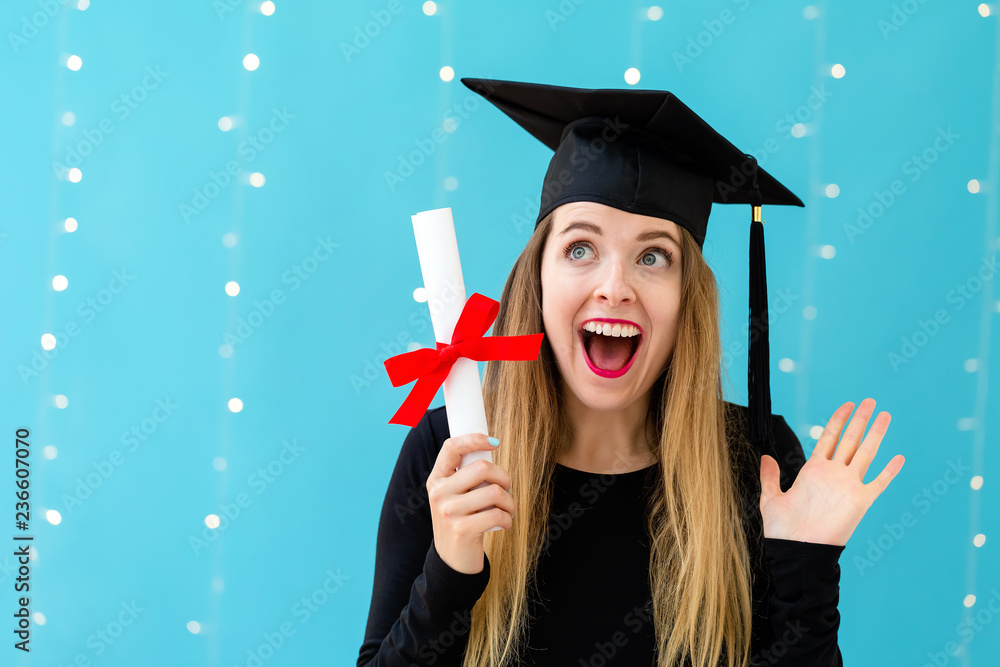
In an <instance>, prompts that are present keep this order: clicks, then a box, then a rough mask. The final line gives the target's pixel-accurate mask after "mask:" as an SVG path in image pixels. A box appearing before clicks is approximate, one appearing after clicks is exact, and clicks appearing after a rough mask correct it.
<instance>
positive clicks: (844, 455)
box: [833, 398, 875, 465]
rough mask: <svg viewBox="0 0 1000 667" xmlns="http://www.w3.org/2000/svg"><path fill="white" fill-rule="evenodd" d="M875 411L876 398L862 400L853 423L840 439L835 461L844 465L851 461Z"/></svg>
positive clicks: (852, 420) (834, 457)
mask: <svg viewBox="0 0 1000 667" xmlns="http://www.w3.org/2000/svg"><path fill="white" fill-rule="evenodd" d="M873 412H875V399H873V398H866V399H865V400H863V401H861V405H859V406H858V410H857V412H855V413H854V417H852V418H851V423H850V424H848V425H847V431H845V432H844V437H843V438H841V440H840V446H839V447H837V453H836V454H834V455H833V460H834V461H839V462H840V463H843V464H844V465H847V464H848V463H850V462H851V459H852V458H853V457H854V452H856V451H857V450H858V443H860V442H861V436H863V435H864V434H865V429H866V428H868V420H869V419H871V417H872V413H873Z"/></svg>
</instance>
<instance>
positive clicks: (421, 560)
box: [357, 403, 844, 667]
mask: <svg viewBox="0 0 1000 667" xmlns="http://www.w3.org/2000/svg"><path fill="white" fill-rule="evenodd" d="M726 409H727V415H728V416H729V418H730V419H732V420H733V421H732V422H731V423H732V424H733V425H735V427H737V428H743V429H745V424H746V416H747V408H746V407H743V406H739V405H735V404H732V403H726ZM772 425H773V429H774V434H775V441H776V443H775V448H774V450H773V451H769V452H762V453H767V454H770V455H771V456H773V457H774V458H775V460H776V461H777V462H778V465H779V468H780V470H781V488H782V490H787V489H788V487H789V486H791V483H792V481H793V480H794V478H795V475H796V474H797V473H798V471H799V469H800V468H801V467H802V465H803V464H804V463H805V457H804V454H803V451H802V447H801V445H800V443H799V441H798V439H797V438H796V436H795V434H794V433H793V432H792V430H791V429H790V428H789V427H788V425H787V424H786V423H785V420H784V419H783V418H782V417H781V416H777V415H772ZM744 432H745V431H744ZM449 436H450V433H449V431H448V422H447V415H446V412H445V408H444V406H441V407H438V408H434V409H431V410H428V411H427V413H426V414H425V415H424V416H423V418H422V419H421V420H420V423H419V424H418V425H417V426H416V427H414V428H413V429H411V431H410V432H409V433H408V435H407V436H406V439H405V440H404V442H403V446H402V448H401V450H400V453H399V458H398V460H397V461H396V466H395V469H394V470H393V473H392V477H391V479H390V481H389V487H388V489H387V491H386V495H385V501H384V502H383V505H382V512H381V517H380V520H379V528H378V537H377V544H376V555H375V577H374V586H373V589H372V599H371V606H370V609H369V613H368V622H367V626H366V628H365V637H364V641H363V643H362V645H361V649H360V651H359V655H358V661H357V665H358V667H388V666H390V665H391V666H393V667H404V666H405V667H412V666H415V665H434V666H444V665H455V666H460V665H461V664H462V659H463V656H464V651H465V646H466V644H467V641H468V630H469V627H470V623H471V621H470V619H471V609H472V607H473V605H474V604H475V603H476V601H477V600H478V599H479V598H480V596H481V595H482V593H483V591H484V590H485V588H486V585H487V583H488V582H489V576H490V563H489V557H488V556H487V557H486V558H484V567H483V570H482V571H481V572H478V573H476V574H465V573H461V572H458V571H456V570H454V569H452V568H451V567H450V566H449V565H447V564H446V563H445V562H444V561H443V560H441V558H440V556H439V555H438V553H437V551H436V549H435V547H434V540H433V527H432V523H431V516H430V505H429V502H428V500H427V489H426V486H425V485H426V481H427V477H428V475H429V474H430V471H431V469H432V468H433V466H434V462H435V460H436V459H437V455H438V452H439V451H440V450H441V446H442V444H443V443H444V441H445V440H446V439H447V438H448V437H449ZM754 454H755V453H752V452H745V453H744V454H743V455H741V456H738V457H736V461H735V462H734V465H735V466H736V468H737V471H738V472H737V474H739V475H743V476H744V477H743V479H744V481H745V484H744V488H746V489H752V490H753V493H752V494H750V495H751V496H752V497H744V498H741V499H740V500H741V503H742V506H743V513H744V515H745V516H746V517H748V518H749V521H748V524H749V527H748V531H749V532H748V539H749V542H750V557H751V565H752V568H753V575H754V576H753V579H754V583H753V587H752V597H753V637H752V645H751V659H752V664H755V665H782V666H791V665H808V666H810V667H824V666H828V665H829V666H832V665H837V666H840V665H843V661H842V658H841V654H840V649H839V647H838V645H837V629H838V627H839V624H840V615H839V612H838V611H837V603H838V597H839V583H840V567H839V564H838V560H839V557H840V554H841V552H842V551H843V550H844V547H842V546H834V545H826V544H814V543H808V542H796V541H791V540H781V539H773V538H764V537H763V534H762V533H763V530H762V525H761V519H760V511H759V488H760V483H759V476H758V471H759V461H760V456H759V455H754ZM658 467H659V464H654V465H653V466H650V467H648V468H644V469H642V470H636V471H632V472H627V473H624V474H617V475H600V474H595V473H588V472H583V471H580V470H575V469H572V468H568V467H566V466H563V465H561V464H556V470H555V476H554V480H553V483H554V492H553V503H552V507H551V509H550V520H549V527H548V532H547V536H546V543H545V547H544V550H543V554H542V556H541V559H540V562H539V568H538V573H537V582H538V592H539V596H540V597H537V598H536V597H535V594H534V590H533V589H532V587H529V609H530V613H531V617H532V620H531V624H530V630H529V635H528V641H527V648H526V649H524V650H523V651H522V654H521V656H520V657H519V664H522V665H567V666H572V667H577V666H578V665H579V666H588V665H605V666H607V667H611V666H613V665H629V666H635V665H655V664H656V662H655V640H654V632H653V622H652V609H653V607H652V598H651V596H650V588H649V583H648V574H649V553H650V541H649V536H648V534H647V532H646V528H645V503H646V498H647V495H646V494H647V493H648V492H649V489H650V485H651V484H652V483H653V482H654V481H655V476H654V474H655V471H656V470H657V469H658Z"/></svg>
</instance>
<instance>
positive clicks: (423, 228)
mask: <svg viewBox="0 0 1000 667" xmlns="http://www.w3.org/2000/svg"><path fill="white" fill-rule="evenodd" d="M410 218H411V219H412V220H413V235H414V237H415V238H416V240H417V255H418V256H419V257H420V273H421V274H422V275H423V279H424V291H425V293H426V295H427V306H428V308H430V311H431V323H432V324H433V326H434V338H435V340H437V341H438V342H441V343H451V335H452V333H453V332H454V331H455V324H456V323H457V322H458V318H459V315H461V314H462V309H463V308H464V307H465V302H466V299H467V297H466V295H465V280H464V279H463V278H462V264H461V262H460V261H459V258H458V241H457V240H456V238H455V223H454V221H453V219H452V217H451V208H436V209H433V210H431V211H423V212H421V213H417V214H416V215H413V216H410ZM444 402H445V412H446V413H447V415H448V430H449V431H450V433H451V435H452V436H458V435H464V434H466V433H482V434H483V435H489V430H488V428H487V425H486V408H485V406H484V405H483V387H482V382H481V380H480V378H479V366H478V365H477V362H476V361H475V360H473V359H467V358H465V357H460V358H458V359H457V360H456V361H455V364H454V365H453V366H452V367H451V371H450V372H449V373H448V377H447V378H445V381H444ZM479 459H485V460H487V461H491V462H492V461H493V454H492V452H488V451H476V452H470V453H468V454H463V455H462V461H461V464H460V465H459V468H462V467H464V466H467V465H469V464H470V463H472V462H473V461H478V460H479ZM457 469H458V468H456V470H457ZM484 486H489V483H488V482H483V483H482V484H480V485H479V486H477V487H476V488H477V489H479V488H482V487H484ZM486 509H491V508H486ZM484 511H485V510H484ZM490 530H500V526H494V527H493V528H490Z"/></svg>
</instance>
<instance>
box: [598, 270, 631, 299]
mask: <svg viewBox="0 0 1000 667" xmlns="http://www.w3.org/2000/svg"><path fill="white" fill-rule="evenodd" d="M594 297H595V298H596V299H598V300H600V301H606V302H607V303H608V304H609V305H611V306H616V305H618V304H619V303H621V302H627V303H631V302H633V301H635V290H634V289H633V288H632V285H631V283H630V277H629V275H628V273H627V271H626V269H624V268H623V267H622V265H621V262H607V263H606V264H605V270H604V271H603V273H602V275H601V279H600V282H599V283H598V284H597V286H596V287H595V289H594Z"/></svg>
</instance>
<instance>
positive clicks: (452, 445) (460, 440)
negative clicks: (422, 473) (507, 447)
mask: <svg viewBox="0 0 1000 667" xmlns="http://www.w3.org/2000/svg"><path fill="white" fill-rule="evenodd" d="M493 449H496V447H494V446H493V445H491V444H490V442H489V438H488V437H487V436H485V435H483V434H482V433H466V434H464V435H458V436H454V437H451V438H448V439H447V440H445V441H444V443H442V445H441V451H440V452H438V455H437V460H436V461H435V462H434V467H433V468H432V469H431V472H430V475H428V477H434V476H437V477H450V476H451V475H454V474H455V468H457V467H458V466H460V465H462V455H463V454H468V453H469V452H479V451H483V450H493Z"/></svg>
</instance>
